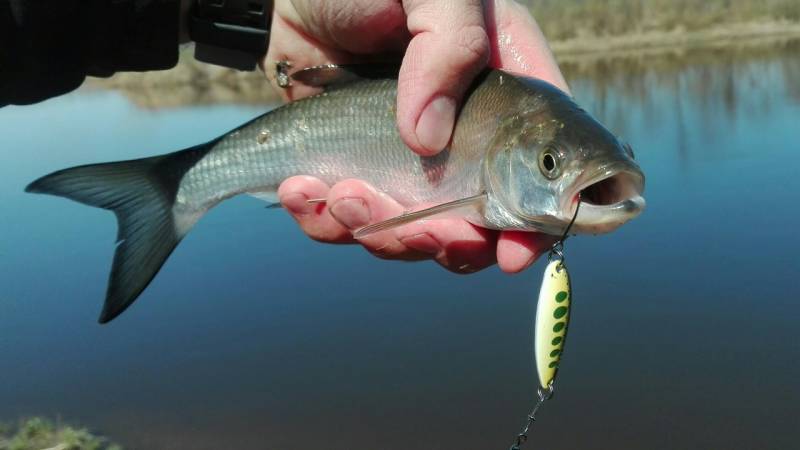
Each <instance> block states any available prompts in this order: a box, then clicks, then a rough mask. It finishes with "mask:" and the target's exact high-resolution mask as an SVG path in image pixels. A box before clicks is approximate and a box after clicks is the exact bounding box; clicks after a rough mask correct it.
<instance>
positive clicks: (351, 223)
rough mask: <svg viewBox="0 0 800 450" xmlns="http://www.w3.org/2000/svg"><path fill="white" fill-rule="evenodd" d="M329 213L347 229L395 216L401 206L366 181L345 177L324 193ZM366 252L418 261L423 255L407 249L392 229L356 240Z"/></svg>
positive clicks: (350, 229)
mask: <svg viewBox="0 0 800 450" xmlns="http://www.w3.org/2000/svg"><path fill="white" fill-rule="evenodd" d="M328 204H329V205H330V212H331V215H332V216H333V217H334V218H335V219H336V220H337V221H338V222H339V223H340V224H342V225H343V226H344V227H345V228H347V229H348V230H349V231H350V232H352V231H355V230H357V229H359V228H361V227H363V226H366V225H369V224H372V223H376V222H381V221H383V220H386V219H390V218H392V217H396V216H399V215H401V214H403V212H404V211H405V210H404V208H403V207H402V206H401V205H400V204H399V203H397V202H396V201H394V200H393V199H392V198H390V197H389V196H387V195H384V194H381V193H379V192H378V191H376V190H375V189H374V188H372V187H371V186H369V185H368V184H367V183H364V182H363V181H359V180H345V181H342V182H340V183H337V184H336V185H335V186H334V187H333V188H332V189H331V191H330V193H329V194H328ZM359 243H361V245H363V246H364V248H366V249H367V250H368V251H369V252H370V253H372V254H373V255H375V256H378V257H380V258H386V259H404V260H419V259H425V258H426V255H424V254H422V253H420V252H418V251H416V250H412V249H409V248H408V247H406V246H405V245H404V244H403V243H402V242H400V241H399V240H398V239H397V237H396V236H395V234H394V233H393V232H392V230H387V231H383V232H380V233H374V234H371V235H369V236H365V237H364V238H362V239H359Z"/></svg>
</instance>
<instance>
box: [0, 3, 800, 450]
mask: <svg viewBox="0 0 800 450" xmlns="http://www.w3.org/2000/svg"><path fill="white" fill-rule="evenodd" d="M528 3H529V4H530V6H531V8H532V11H533V12H534V15H535V16H536V18H537V20H538V21H539V23H540V24H541V26H542V28H543V29H544V31H545V34H546V35H547V37H548V38H549V39H550V42H551V45H552V47H553V49H554V51H555V53H556V56H557V58H558V60H559V63H560V65H561V67H562V70H563V72H564V74H565V77H566V79H567V81H568V82H569V84H570V86H571V88H572V90H573V93H574V95H575V98H576V100H577V101H578V103H580V104H581V105H583V106H584V107H585V108H586V109H587V110H588V111H590V112H591V113H592V114H593V115H595V117H597V118H598V119H599V120H600V121H601V122H603V123H604V124H606V125H607V126H608V127H609V128H610V129H611V130H612V131H614V132H615V133H616V134H618V135H619V136H621V137H622V138H623V139H625V140H627V141H628V142H630V143H631V145H632V147H633V149H634V151H635V152H636V157H637V160H638V161H639V163H640V164H641V165H642V168H643V170H644V171H645V173H646V174H647V177H648V184H647V190H646V192H645V197H646V198H647V200H648V209H647V210H646V211H645V213H644V214H643V215H642V216H641V217H640V218H639V219H637V220H635V221H634V222H632V223H630V224H629V225H627V226H625V227H623V228H621V229H620V230H618V231H617V232H615V233H613V234H611V235H608V236H600V237H578V238H575V239H572V240H570V241H569V244H568V245H567V258H568V260H569V264H570V269H571V273H572V277H573V284H574V285H573V290H574V293H573V295H574V308H573V317H572V323H571V328H570V339H569V343H568V346H567V348H566V353H565V355H564V359H563V360H562V366H561V371H560V374H559V381H558V386H557V392H556V395H555V397H554V398H553V400H552V401H550V402H548V403H547V404H546V406H545V407H544V408H543V409H542V411H541V413H540V416H539V420H538V421H537V422H536V424H535V426H534V429H533V432H532V435H531V441H530V442H529V444H528V446H529V448H551V449H576V448H580V449H590V448H592V449H594V448H596V449H605V448H614V449H643V448H646V449H676V448H704V449H705V448H725V449H755V448H758V449H787V448H795V447H797V445H798V444H797V442H798V437H799V434H800V432H798V429H800V428H798V426H800V409H799V408H798V406H797V405H798V404H800V385H798V383H797V380H798V379H800V363H799V362H798V361H800V331H799V328H798V323H800V304H798V298H800V295H798V294H800V290H799V289H798V287H797V286H798V283H797V275H798V269H799V268H800V266H798V264H797V260H796V255H797V254H798V252H799V251H800V238H799V237H798V234H797V226H798V223H800V221H798V218H799V217H800V213H798V210H797V208H796V203H797V192H798V190H800V178H798V176H797V174H798V167H800V164H799V163H800V144H798V142H800V139H799V138H800V134H798V124H799V123H800V81H798V80H800V2H797V1H790V0H773V1H770V0H766V1H765V0H762V1H754V0H752V1H749V0H714V1H700V0H675V1H666V0H664V1H661V0H650V1H647V0H606V1H601V0H594V1H593V0H585V1H580V0H559V1H555V0H553V1H547V0H544V1H534V2H528ZM277 104H278V99H277V97H276V96H275V94H274V92H272V91H271V90H270V89H269V87H268V85H267V83H266V82H265V81H264V79H263V75H262V74H260V73H253V74H242V73H236V72H231V71H228V70H224V69H221V68H216V67H213V66H206V65H202V64H199V63H196V62H194V61H193V60H192V59H191V55H190V54H189V53H186V54H185V55H182V58H181V63H180V64H179V66H178V67H177V68H175V69H174V70H171V71H167V72H159V73H145V74H118V75H116V76H114V77H112V78H110V79H104V80H99V79H93V80H90V81H89V82H87V83H86V84H85V85H84V87H82V88H81V89H79V90H78V91H76V92H73V93H71V94H69V95H66V96H62V97H59V98H55V99H52V100H48V101H46V102H43V103H40V104H37V105H33V106H26V107H6V108H3V109H0V136H2V138H0V142H2V145H0V154H2V156H3V161H4V162H5V164H3V165H2V168H0V175H2V176H0V211H1V212H0V285H2V286H3V289H2V290H0V374H2V375H1V376H0V422H3V423H5V425H3V426H0V449H6V448H14V449H22V448H44V447H47V446H55V445H56V444H57V443H62V444H64V445H66V446H65V447H62V448H65V449H66V448H110V447H111V446H112V443H116V444H118V445H119V446H121V447H123V448H128V449H220V448H260V449H276V450H284V449H285V450H292V449H307V448H325V449H331V450H339V449H341V450H344V449H348V450H353V449H361V448H363V449H375V448H380V449H386V450H392V449H438V448H462V449H481V450H484V449H487V448H498V449H501V448H508V446H509V444H510V443H511V441H512V439H513V438H514V436H515V435H516V433H517V432H518V431H519V429H520V428H521V426H522V425H523V423H524V419H525V415H526V414H527V412H528V411H529V409H530V407H531V406H532V404H533V400H534V397H535V386H536V374H535V369H534V364H533V336H532V321H533V317H534V311H535V301H536V296H537V293H538V288H539V282H540V276H541V269H542V267H543V263H542V262H539V263H537V265H536V266H534V267H533V268H532V269H530V270H528V271H526V272H525V273H523V274H520V275H516V276H509V275H505V274H502V273H501V272H500V271H499V270H497V269H496V268H491V269H488V270H485V271H483V272H481V273H478V274H475V275H470V276H457V275H453V274H450V273H447V272H445V271H444V270H442V269H440V268H438V267H436V266H435V265H434V264H432V263H417V264H408V263H401V262H387V261H379V260H376V259H374V258H373V257H371V256H369V255H367V254H366V253H365V252H364V251H362V250H361V249H360V248H356V247H352V246H326V245H321V244H318V243H313V242H311V241H309V240H308V239H307V238H305V237H304V235H302V233H301V232H300V231H299V230H298V229H297V228H296V227H295V226H294V224H293V222H292V221H291V219H289V218H288V216H287V215H286V214H285V213H284V212H282V211H279V210H277V211H276V210H265V209H264V208H263V204H262V203H260V202H259V201H257V200H254V199H250V198H244V197H242V198H235V199H233V200H231V201H228V202H225V203H224V204H222V205H221V206H219V207H218V208H216V209H214V210H213V211H212V212H211V213H210V214H209V215H208V216H206V217H205V218H204V219H203V220H202V221H201V222H200V223H199V224H198V225H197V227H196V228H195V229H194V230H193V231H192V233H191V234H189V236H188V237H187V238H186V239H185V240H184V242H183V243H182V244H181V246H180V247H179V248H178V249H177V250H176V252H175V254H174V255H173V256H172V257H171V258H170V260H169V261H168V263H167V264H166V265H165V267H164V268H163V270H162V271H161V273H160V274H159V276H158V277H157V278H156V280H155V281H154V282H153V284H152V285H151V286H150V288H149V289H148V290H147V291H146V292H145V294H144V295H143V296H142V297H141V298H140V300H139V301H137V303H136V305H135V306H133V307H132V308H131V309H130V310H129V311H128V312H126V313H125V314H124V315H122V316H121V317H120V318H119V319H117V320H115V321H114V322H113V323H111V324H109V325H105V326H100V325H97V324H96V322H95V321H96V318H97V315H98V314H99V311H100V307H101V303H102V299H103V297H104V292H105V286H106V277H107V270H108V267H109V264H110V261H111V256H112V252H113V243H114V238H115V233H116V231H115V228H116V227H115V220H114V217H113V215H112V214H109V213H108V212H106V211H102V210H97V209H93V208H88V207H85V206H81V205H78V204H75V203H71V202H66V201H64V200H63V199H58V198H53V197H45V196H33V195H29V194H25V193H23V191H22V190H23V188H24V186H25V185H26V184H27V183H29V182H30V181H32V180H33V179H35V178H37V177H39V176H41V175H43V174H45V173H48V172H50V171H53V170H56V169H60V168H63V167H67V166H72V165H77V164H84V163H90V162H99V161H107V160H115V159H127V158H137V157H143V156H149V155H155V154H159V153H165V152H169V151H173V150H175V149H179V148H184V147H187V146H190V145H193V144H196V143H198V142H202V141H204V140H207V139H210V138H213V137H216V136H217V135H219V134H222V133H224V132H226V131H228V130H229V129H231V128H233V127H235V126H237V125H239V124H241V123H242V122H244V121H246V120H248V119H250V118H253V117H255V116H257V115H259V114H262V113H263V112H265V111H267V110H269V109H271V108H274V107H275V106H276V105H277ZM70 446H72V447H70ZM117 448H119V447H117Z"/></svg>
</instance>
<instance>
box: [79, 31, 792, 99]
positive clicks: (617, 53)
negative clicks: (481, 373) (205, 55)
mask: <svg viewBox="0 0 800 450" xmlns="http://www.w3.org/2000/svg"><path fill="white" fill-rule="evenodd" d="M794 39H800V22H790V21H759V22H748V23H736V24H727V25H719V26H712V27H709V28H704V29H696V30H687V29H685V28H683V27H676V28H674V29H672V30H670V31H648V32H632V33H627V34H621V35H614V36H604V37H597V36H589V35H586V34H583V35H581V36H577V37H572V38H568V39H563V40H551V41H550V45H551V47H552V49H553V52H554V53H555V55H556V58H557V59H558V61H559V64H561V65H562V69H563V70H564V72H565V75H566V76H567V78H569V72H571V69H570V67H572V66H575V65H580V66H587V65H592V64H595V63H597V62H598V61H605V60H609V59H615V58H617V59H619V58H631V57H633V58H641V57H649V56H658V55H663V54H670V55H676V54H677V55H680V54H683V53H686V52H689V51H692V50H702V49H722V48H725V49H731V48H736V49H739V48H769V47H771V46H773V45H776V44H780V43H782V42H786V41H788V40H794ZM85 88H86V89H115V90H118V91H120V92H122V93H123V94H125V95H126V96H127V97H128V98H130V99H131V101H132V102H133V103H134V104H136V105H138V106H140V107H144V108H152V109H156V108H172V107H180V106H184V105H196V104H216V103H237V104H259V105H274V104H277V103H279V102H280V98H279V97H278V95H277V93H276V92H275V91H274V90H273V89H272V88H271V87H270V85H269V84H268V83H267V82H266V81H265V79H264V74H263V73H261V72H260V71H255V72H238V71H234V70H229V69H226V68H222V67H218V66H213V65H209V64H203V63H199V62H197V61H196V60H194V58H193V57H192V52H191V50H190V49H189V50H187V51H184V52H182V54H181V57H180V62H179V63H178V65H177V66H176V67H175V68H173V69H172V70H167V71H160V72H144V73H138V72H128V73H118V74H116V75H114V76H113V77H111V78H107V79H100V78H90V79H89V80H88V82H87V83H86V87H85Z"/></svg>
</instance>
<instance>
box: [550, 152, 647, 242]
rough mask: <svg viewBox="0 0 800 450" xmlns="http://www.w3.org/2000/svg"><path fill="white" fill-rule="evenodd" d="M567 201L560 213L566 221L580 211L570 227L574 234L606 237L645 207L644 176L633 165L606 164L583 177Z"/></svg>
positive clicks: (625, 163) (576, 183) (624, 163)
mask: <svg viewBox="0 0 800 450" xmlns="http://www.w3.org/2000/svg"><path fill="white" fill-rule="evenodd" d="M574 186H576V187H575V188H574V189H572V190H571V193H570V194H569V195H568V196H567V197H566V199H565V202H566V204H565V205H563V210H564V211H567V212H569V219H571V218H572V216H574V215H575V210H576V208H578V197H580V210H579V211H578V216H577V218H576V219H575V224H574V225H573V232H576V233H595V234H597V233H607V232H609V231H612V230H614V229H616V228H617V227H619V226H620V225H622V224H624V223H625V222H627V221H629V220H631V219H633V218H634V217H636V216H638V215H639V214H640V213H641V212H642V210H644V207H645V200H644V198H643V197H642V193H643V192H644V175H643V174H642V171H641V170H640V169H639V168H638V167H637V166H636V165H635V164H634V163H629V162H618V163H612V164H606V165H603V166H601V167H600V168H598V169H597V170H595V171H592V172H589V173H585V174H584V175H583V176H581V177H579V178H578V180H577V181H576V182H575V184H574Z"/></svg>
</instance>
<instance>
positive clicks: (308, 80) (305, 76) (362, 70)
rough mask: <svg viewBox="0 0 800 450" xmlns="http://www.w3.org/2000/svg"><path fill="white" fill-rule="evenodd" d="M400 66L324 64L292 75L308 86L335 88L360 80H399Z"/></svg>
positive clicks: (386, 64) (390, 64) (293, 78)
mask: <svg viewBox="0 0 800 450" xmlns="http://www.w3.org/2000/svg"><path fill="white" fill-rule="evenodd" d="M399 71H400V66H399V65H398V64H392V63H380V64H322V65H319V66H313V67H306V68H305V69H300V70H298V71H296V72H294V73H292V74H291V78H292V81H298V82H300V83H303V84H305V85H307V86H315V87H333V86H337V85H343V84H347V83H352V82H354V81H359V80H380V79H397V74H398V73H399Z"/></svg>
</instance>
